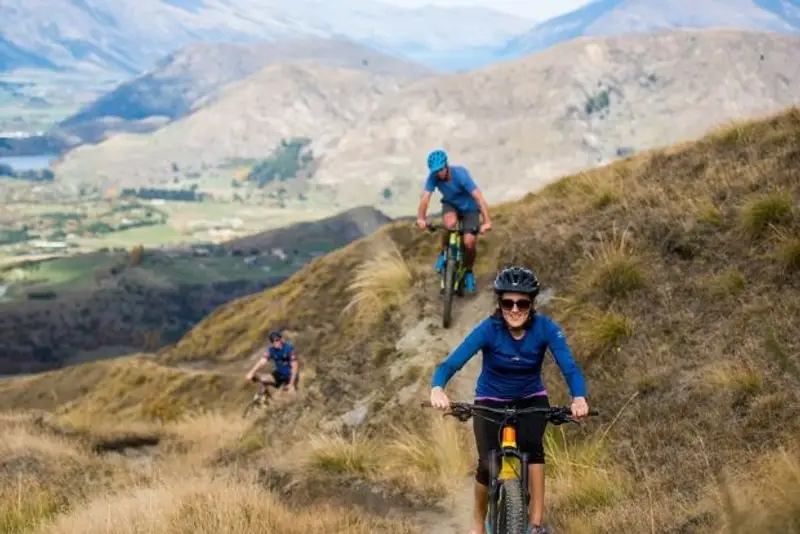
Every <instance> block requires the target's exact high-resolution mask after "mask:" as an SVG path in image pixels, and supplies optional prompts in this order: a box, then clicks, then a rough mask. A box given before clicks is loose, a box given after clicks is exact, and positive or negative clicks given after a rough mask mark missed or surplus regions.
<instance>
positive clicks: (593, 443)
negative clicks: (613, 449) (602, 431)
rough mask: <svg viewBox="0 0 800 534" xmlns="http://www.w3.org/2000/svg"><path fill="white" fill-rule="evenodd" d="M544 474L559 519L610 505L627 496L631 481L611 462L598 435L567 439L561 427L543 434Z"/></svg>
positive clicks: (620, 468)
mask: <svg viewBox="0 0 800 534" xmlns="http://www.w3.org/2000/svg"><path fill="white" fill-rule="evenodd" d="M545 452H546V456H547V464H546V465H547V477H548V481H549V482H548V487H549V491H550V492H551V493H552V495H553V498H552V499H551V502H552V505H551V506H553V512H552V513H553V515H554V516H555V517H557V518H558V517H560V518H562V520H565V519H568V518H570V517H574V516H578V515H582V514H587V513H589V514H591V513H595V512H598V511H600V510H602V509H604V508H608V507H611V506H613V505H615V504H617V503H619V502H620V501H622V500H624V499H625V498H626V497H628V496H629V494H630V492H631V491H632V489H633V482H632V480H631V477H630V476H629V475H628V474H627V472H626V471H625V470H624V468H622V467H621V466H619V465H614V463H613V462H612V461H611V457H612V455H611V454H610V452H609V450H608V448H607V447H606V444H605V443H604V442H603V440H602V439H600V438H595V439H592V440H587V441H582V442H581V441H577V442H573V443H569V442H568V440H567V438H566V436H565V435H564V433H563V429H559V430H553V428H552V427H551V428H550V429H549V430H548V432H547V434H546V435H545Z"/></svg>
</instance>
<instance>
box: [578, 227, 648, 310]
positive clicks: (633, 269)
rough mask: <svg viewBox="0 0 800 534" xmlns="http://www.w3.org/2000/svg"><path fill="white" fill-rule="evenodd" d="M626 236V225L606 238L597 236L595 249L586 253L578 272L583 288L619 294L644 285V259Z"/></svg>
mask: <svg viewBox="0 0 800 534" xmlns="http://www.w3.org/2000/svg"><path fill="white" fill-rule="evenodd" d="M629 240H630V237H629V233H628V230H627V229H626V230H624V231H623V232H622V233H621V234H620V235H619V237H617V232H616V228H615V229H614V233H613V235H612V238H611V241H610V242H609V241H606V240H605V238H602V237H601V241H600V245H599V246H598V248H597V250H596V251H592V252H588V253H587V258H588V260H589V261H588V264H587V265H586V267H585V269H584V272H583V275H582V276H581V279H582V284H583V285H584V287H585V288H586V289H587V290H590V291H591V290H594V291H599V292H601V293H603V294H605V295H606V296H608V297H611V298H619V297H624V296H626V295H627V294H629V293H631V292H633V291H635V290H636V289H639V288H641V287H644V285H645V271H644V267H645V266H644V262H643V260H642V259H641V258H640V257H639V256H637V255H636V254H635V252H634V251H633V249H632V247H631V245H630V242H629Z"/></svg>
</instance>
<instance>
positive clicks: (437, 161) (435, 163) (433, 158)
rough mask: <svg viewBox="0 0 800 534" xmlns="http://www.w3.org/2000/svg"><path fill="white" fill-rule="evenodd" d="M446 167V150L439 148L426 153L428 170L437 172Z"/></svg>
mask: <svg viewBox="0 0 800 534" xmlns="http://www.w3.org/2000/svg"><path fill="white" fill-rule="evenodd" d="M445 167H447V152H445V151H444V150H441V149H437V150H434V151H433V152H431V153H430V154H428V170H430V171H431V172H438V171H440V170H442V169H444V168H445Z"/></svg>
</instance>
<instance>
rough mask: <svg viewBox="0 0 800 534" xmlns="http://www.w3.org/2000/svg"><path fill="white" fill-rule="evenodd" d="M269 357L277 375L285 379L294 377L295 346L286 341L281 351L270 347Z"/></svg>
mask: <svg viewBox="0 0 800 534" xmlns="http://www.w3.org/2000/svg"><path fill="white" fill-rule="evenodd" d="M267 357H268V358H269V359H270V360H272V361H273V363H274V364H275V373H277V374H278V375H280V376H285V377H289V376H291V375H292V361H293V360H294V359H295V358H294V346H292V344H291V343H289V342H288V341H284V342H283V347H281V348H280V349H276V348H275V347H273V346H272V345H270V346H269V348H268V349H267Z"/></svg>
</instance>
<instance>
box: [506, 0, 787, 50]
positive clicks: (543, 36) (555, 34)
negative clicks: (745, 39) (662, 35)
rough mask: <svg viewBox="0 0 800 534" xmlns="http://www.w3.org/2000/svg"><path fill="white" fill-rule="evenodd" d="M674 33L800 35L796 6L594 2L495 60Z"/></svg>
mask: <svg viewBox="0 0 800 534" xmlns="http://www.w3.org/2000/svg"><path fill="white" fill-rule="evenodd" d="M680 28H695V29H703V28H717V29H719V28H729V29H739V30H749V31H770V32H782V33H793V32H800V1H798V0H701V1H697V0H598V1H594V2H590V3H587V4H586V5H585V6H583V7H581V8H579V9H576V10H574V11H571V12H569V13H566V14H564V15H561V16H559V17H555V18H553V19H550V20H547V21H545V22H543V23H541V24H538V25H537V26H534V27H533V28H532V29H531V30H529V31H527V32H524V33H522V34H521V35H519V36H516V37H514V38H513V39H511V40H510V41H509V42H508V44H507V45H506V46H505V47H503V48H502V49H501V50H500V52H499V55H500V56H501V57H506V58H507V57H517V56H523V55H526V54H530V53H531V52H535V51H538V50H543V49H545V48H548V47H550V46H553V45H556V44H558V43H562V42H564V41H569V40H571V39H576V38H578V37H601V36H609V35H624V34H631V33H645V32H653V31H660V30H669V29H680Z"/></svg>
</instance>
